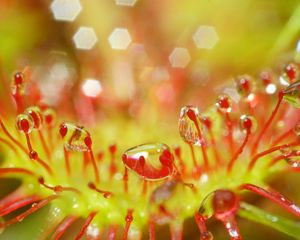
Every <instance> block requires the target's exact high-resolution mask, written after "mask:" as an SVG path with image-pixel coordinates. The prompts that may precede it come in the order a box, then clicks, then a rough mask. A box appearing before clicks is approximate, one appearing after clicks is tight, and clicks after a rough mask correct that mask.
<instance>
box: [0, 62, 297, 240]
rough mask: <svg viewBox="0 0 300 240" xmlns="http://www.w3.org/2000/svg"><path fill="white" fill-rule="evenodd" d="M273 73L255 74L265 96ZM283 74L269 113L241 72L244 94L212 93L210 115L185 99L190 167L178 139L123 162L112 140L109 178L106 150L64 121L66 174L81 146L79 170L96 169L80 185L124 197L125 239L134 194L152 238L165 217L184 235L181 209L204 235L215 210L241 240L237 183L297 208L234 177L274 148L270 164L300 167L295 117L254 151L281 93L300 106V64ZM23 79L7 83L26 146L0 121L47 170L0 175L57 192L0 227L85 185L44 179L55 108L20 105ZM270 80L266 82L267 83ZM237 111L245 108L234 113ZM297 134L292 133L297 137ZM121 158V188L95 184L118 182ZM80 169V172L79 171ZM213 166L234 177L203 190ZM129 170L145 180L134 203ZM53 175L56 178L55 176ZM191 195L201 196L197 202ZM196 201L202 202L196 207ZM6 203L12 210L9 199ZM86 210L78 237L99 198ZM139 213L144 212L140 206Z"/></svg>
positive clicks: (134, 152) (130, 154) (138, 150)
mask: <svg viewBox="0 0 300 240" xmlns="http://www.w3.org/2000/svg"><path fill="white" fill-rule="evenodd" d="M274 78H275V77H274V74H273V73H272V72H269V71H265V72H263V73H262V74H261V75H260V79H261V80H262V82H263V85H264V86H265V87H266V88H265V89H266V90H265V91H266V93H267V94H268V95H269V94H270V84H274ZM281 79H284V81H285V82H288V86H286V87H285V89H283V90H279V91H278V100H277V104H276V106H275V108H274V110H273V112H272V113H271V116H270V117H269V118H267V120H265V118H262V117H261V116H259V114H256V112H257V111H261V110H256V109H255V108H256V107H261V106H263V108H264V107H265V108H270V107H273V105H272V102H271V104H269V102H268V100H266V96H265V95H266V94H265V92H264V93H261V92H260V89H259V88H256V87H255V85H256V82H255V80H254V78H252V77H251V76H249V75H241V76H239V77H237V78H236V79H235V86H236V90H237V92H238V94H239V95H240V98H241V101H239V102H236V101H234V100H233V99H232V98H231V97H230V96H229V95H228V94H221V95H220V96H218V97H217V99H216V102H215V105H214V111H213V114H211V113H210V112H206V113H204V114H202V113H200V110H199V109H198V108H197V107H196V106H192V105H188V106H184V107H183V108H182V109H181V111H180V115H179V123H178V124H179V133H180V136H181V138H182V139H183V141H184V142H185V143H186V144H187V145H188V147H189V149H190V151H191V161H190V162H191V163H192V166H190V165H189V163H190V162H189V161H187V159H188V157H187V155H186V152H185V151H182V149H181V148H180V147H178V146H177V147H175V148H174V149H172V148H170V147H169V146H168V145H166V144H164V143H158V142H154V143H146V144H142V145H138V146H135V147H132V148H129V149H128V150H126V151H124V153H123V154H122V157H121V158H120V161H118V159H116V153H117V146H116V145H115V144H113V145H111V146H110V147H109V152H110V155H111V159H110V165H109V166H108V167H107V165H105V166H103V168H105V169H104V170H103V171H108V172H109V174H108V175H109V176H108V177H107V176H106V175H105V174H104V175H103V179H102V175H101V174H100V173H102V172H101V171H100V163H101V161H98V158H100V159H101V158H102V157H103V155H102V154H100V155H99V156H98V154H97V155H96V156H94V152H93V149H92V145H93V144H92V143H93V142H92V137H91V134H90V133H89V131H88V130H87V129H86V128H85V127H83V126H80V125H76V124H73V123H70V122H63V123H62V124H60V125H59V130H58V133H59V135H60V137H61V139H62V141H63V148H62V149H61V150H63V156H64V160H63V162H64V165H65V166H64V168H65V173H66V177H67V179H69V178H71V176H74V174H78V173H77V172H76V173H75V172H74V170H73V168H72V164H73V163H72V161H71V158H72V155H73V154H72V155H71V152H80V153H82V154H83V157H84V160H83V168H82V172H83V175H85V171H86V168H87V166H88V165H89V164H90V163H91V164H92V168H93V173H94V176H93V181H90V178H91V177H90V176H88V177H87V178H84V177H83V178H82V179H84V181H87V182H86V183H84V185H85V189H89V190H92V192H93V193H95V194H100V195H102V196H103V197H102V198H101V199H102V201H107V202H105V204H107V206H110V205H109V204H110V202H111V201H112V202H118V200H119V201H120V202H122V201H123V200H124V199H125V204H124V202H122V204H123V205H122V206H121V205H120V206H121V208H122V210H123V208H126V209H125V210H126V215H125V216H124V220H125V222H124V223H125V224H123V225H124V231H123V235H122V236H123V239H127V237H128V236H129V235H130V234H129V232H130V226H131V224H132V222H134V220H135V218H134V216H137V218H139V217H140V216H138V213H137V212H136V211H137V210H138V209H139V208H138V207H137V206H135V202H136V201H137V202H138V201H140V202H143V204H144V205H146V204H147V203H149V204H150V207H149V209H148V214H147V215H146V218H148V219H147V221H148V223H149V235H150V239H151V240H154V239H155V227H154V226H155V224H170V226H171V235H172V237H173V239H181V238H182V227H180V225H181V223H180V219H179V218H180V217H179V216H181V215H183V216H184V218H185V217H187V216H191V214H193V213H195V220H196V223H197V225H198V227H199V231H200V239H201V240H211V239H213V235H212V233H211V232H210V231H209V230H208V229H207V227H206V221H207V219H209V218H211V217H214V218H215V219H217V220H219V221H221V222H222V223H223V224H224V226H225V228H226V229H227V231H228V234H229V235H230V238H231V239H237V240H238V239H242V237H241V234H240V232H239V230H238V227H237V224H236V215H237V214H238V211H239V208H240V201H241V200H240V198H239V197H238V192H239V191H241V190H249V191H252V192H254V193H256V194H259V195H261V196H263V197H266V198H268V199H270V200H271V201H273V202H275V203H277V204H278V205H279V206H281V207H283V208H285V209H286V210H288V211H289V212H291V213H293V214H294V215H296V216H299V209H300V208H298V207H297V206H296V205H295V204H294V203H293V202H292V201H290V200H288V199H287V198H285V197H284V196H282V195H281V194H279V193H277V192H275V191H267V190H264V189H262V188H260V187H258V186H255V185H252V184H248V183H243V182H241V181H239V180H237V179H236V178H235V175H236V171H234V170H235V166H237V165H238V166H239V167H240V166H242V165H244V164H248V168H244V169H241V170H240V171H241V172H243V173H245V174H248V176H249V177H248V179H249V180H251V179H252V178H255V177H256V176H257V175H255V174H254V175H253V176H252V173H253V169H254V167H255V166H256V162H257V161H258V160H259V159H264V158H265V157H267V156H268V155H269V154H273V153H275V152H278V151H279V152H281V154H280V155H279V156H278V157H276V158H274V159H272V161H271V162H270V166H273V165H275V163H277V162H279V161H280V160H282V159H285V160H286V162H287V163H289V165H290V166H291V167H292V168H293V169H296V170H298V169H299V168H300V163H299V160H297V159H298V157H299V155H300V153H299V150H298V147H299V145H300V142H299V135H300V122H299V120H300V119H298V121H296V122H297V123H296V125H295V126H294V127H292V128H291V129H288V131H287V132H286V133H283V134H282V135H281V136H278V137H277V138H275V140H273V142H272V144H271V145H272V146H271V147H270V148H269V149H267V150H264V151H262V152H258V151H259V150H260V147H261V145H262V144H261V143H262V142H265V141H264V139H265V138H266V137H265V136H266V135H268V130H269V129H270V128H271V129H272V130H274V129H275V128H272V124H274V121H275V120H274V119H276V116H277V115H278V112H280V111H279V107H280V106H281V105H282V100H285V101H286V102H288V103H290V104H291V105H293V106H295V107H296V108H300V93H299V86H300V80H299V69H298V65H297V64H294V63H292V64H288V65H287V66H286V67H285V68H284V69H283V72H282V74H281V75H280V80H281ZM24 84H25V81H24V74H23V73H17V74H15V76H14V79H13V83H12V95H13V97H14V100H15V103H16V106H17V113H18V115H17V118H16V127H17V129H18V130H19V131H20V132H22V133H23V134H24V135H25V137H26V143H27V149H26V148H24V147H23V145H22V144H21V143H20V142H19V141H18V140H17V139H15V138H14V137H13V136H12V135H11V134H10V133H9V132H8V130H7V129H6V127H5V126H4V124H3V122H2V121H1V127H2V129H3V131H4V133H5V134H6V135H7V137H8V138H9V139H10V140H11V141H12V143H13V144H14V145H16V147H18V148H20V150H22V151H23V152H25V153H26V154H27V155H29V157H30V159H32V160H36V161H37V162H38V163H39V164H40V166H41V167H43V168H44V169H45V170H46V174H48V175H47V176H46V175H45V174H42V173H40V172H39V171H38V170H37V169H34V170H28V169H26V168H2V169H0V174H4V173H5V174H6V173H18V174H25V175H30V176H31V177H34V179H35V181H36V179H37V180H38V181H37V182H38V183H39V186H40V187H42V188H44V189H48V190H51V191H53V192H54V194H53V195H50V196H48V197H46V198H39V199H37V198H34V197H31V196H29V197H28V199H29V200H28V202H29V204H31V203H34V205H32V207H31V208H30V209H29V210H28V211H26V212H24V213H23V214H21V215H19V216H17V217H16V218H13V219H12V220H9V221H7V222H5V223H3V224H2V225H1V226H2V227H6V226H9V225H10V224H13V223H15V222H16V221H19V220H20V219H22V220H23V219H24V218H25V217H26V216H28V215H29V214H31V213H33V212H35V211H37V210H38V209H40V208H41V207H43V206H45V205H47V204H48V203H50V202H52V201H53V200H55V199H57V198H63V196H64V195H63V194H62V193H64V192H71V193H73V194H75V195H79V196H81V195H82V194H83V190H84V189H83V188H80V189H79V188H78V187H77V186H76V185H74V183H72V181H70V182H67V183H65V182H60V181H54V182H55V183H57V182H58V184H54V183H52V184H50V183H48V181H49V179H51V178H49V176H53V178H55V172H54V171H53V170H54V169H53V165H52V162H51V161H52V160H51V159H52V158H53V156H52V151H51V146H53V145H55V143H54V142H51V141H52V140H53V138H52V134H54V132H53V131H52V130H53V129H54V127H55V125H56V124H55V123H56V114H55V111H54V110H52V109H51V108H49V107H45V106H43V105H41V106H39V107H38V106H33V107H28V108H25V109H24V103H25V101H24V99H23V97H24V91H25V90H24V89H25V86H24ZM268 86H269V88H268V90H267V87H268ZM274 86H276V87H278V86H277V85H276V84H274ZM268 91H269V92H268ZM270 97H272V96H270ZM268 104H269V105H268ZM286 108H288V107H286ZM237 112H244V113H242V114H241V115H239V116H237ZM285 113H286V111H282V113H281V114H282V115H284V114H285ZM293 114H294V115H293V116H296V117H297V116H298V115H297V112H296V113H293ZM279 121H280V120H279ZM279 121H278V122H279ZM278 122H277V123H278ZM220 123H221V125H220ZM218 125H220V126H218ZM44 129H47V136H48V138H47V140H45V137H44V132H43V130H44ZM220 129H221V130H220ZM237 129H239V132H240V135H238V136H236V131H237ZM257 130H259V131H257ZM32 132H37V133H38V136H39V138H40V143H41V145H42V149H43V152H44V155H43V154H41V156H45V157H46V159H47V161H43V160H42V159H41V158H40V155H39V154H38V152H37V151H36V150H35V149H34V148H33V146H32V143H31V138H30V135H31V134H32ZM293 134H294V135H293ZM54 136H56V135H54ZM276 136H277V134H276ZM295 136H296V140H294V139H295ZM290 138H291V139H293V140H294V141H292V142H290V143H285V144H281V145H280V143H281V142H283V141H285V140H286V139H290ZM0 140H1V139H0ZM3 142H4V141H3ZM266 144H269V143H266ZM12 148H14V147H12ZM197 148H199V149H200V152H201V156H202V158H201V161H199V159H198V157H197V154H196V150H197ZM241 156H243V158H244V160H243V162H244V163H243V164H240V162H241V159H240V158H241ZM120 165H121V167H122V166H123V169H124V172H123V181H122V184H123V189H114V188H109V189H108V190H103V189H102V188H101V189H100V188H99V186H100V184H102V185H104V184H107V187H110V186H111V185H113V184H118V182H117V183H115V181H116V179H117V178H119V179H120V177H117V178H116V176H118V175H120ZM101 167H102V165H101ZM121 169H122V168H121ZM82 172H80V173H79V174H80V175H82ZM218 172H219V173H220V174H222V176H226V177H227V178H228V179H229V180H230V179H232V181H233V182H234V181H236V183H235V182H234V184H233V183H231V184H228V183H226V181H224V184H222V183H218V184H217V186H215V185H212V188H211V189H210V191H207V190H205V191H204V192H202V189H203V188H205V186H208V185H209V184H210V181H209V180H208V179H209V177H210V174H216V173H218ZM132 173H133V174H132ZM224 174H225V175H224ZM131 175H136V176H137V178H138V179H140V180H141V181H143V186H142V192H141V194H140V200H136V199H135V202H130V197H131V194H132V193H133V192H135V191H136V189H133V188H131V181H130V179H129V178H134V176H131ZM76 176H77V175H76ZM100 176H101V179H100ZM57 179H58V180H60V179H59V178H57ZM80 179H81V177H80ZM100 180H101V181H100ZM141 181H140V182H141ZM186 181H188V182H189V183H187V182H186ZM220 181H221V182H222V181H223V180H222V179H220ZM255 181H256V182H257V179H255ZM260 181H263V179H260ZM50 182H51V181H50ZM72 184H73V185H72ZM122 184H121V185H122ZM113 186H115V185H113ZM220 186H222V187H220ZM121 188H122V187H121ZM186 189H188V190H186ZM122 190H123V191H122ZM182 195H187V196H190V198H191V199H193V200H191V201H190V202H184V201H183V202H182V203H178V201H174V199H176V198H180V197H182ZM128 199H129V200H128ZM186 199H188V198H185V200H186ZM194 199H198V201H197V203H196V202H195V201H194ZM87 201H89V200H87ZM12 204H14V205H15V206H18V207H17V208H16V209H18V208H20V207H22V206H23V205H22V203H20V202H19V201H18V200H15V201H12ZM105 204H104V206H105ZM199 204H200V208H199V210H198V211H196V209H197V207H199ZM185 205H186V206H185ZM91 206H94V207H91ZM95 206H96V207H95ZM295 206H296V207H295ZM6 207H8V208H7V209H10V208H9V206H6ZM10 207H11V206H10ZM14 209H15V208H14ZM87 209H88V210H87V211H90V213H89V215H88V216H87V218H86V221H85V223H84V225H83V226H82V228H81V230H80V232H79V233H78V235H77V237H76V239H80V238H82V237H83V236H84V235H85V234H87V228H88V226H89V225H90V223H91V222H92V221H93V219H94V218H95V216H97V215H100V214H101V210H103V209H98V205H97V204H95V205H93V204H92V205H89V206H88V207H87ZM12 211H13V209H12V210H5V209H3V208H2V209H1V207H0V213H1V212H3V214H4V213H5V214H6V213H10V212H12ZM114 211H118V209H117V208H116V209H114ZM143 214H144V215H145V213H143ZM78 217H80V216H78ZM144 218H145V217H144ZM76 219H77V218H74V217H73V216H67V218H66V219H65V220H64V221H62V222H61V223H60V226H59V227H58V228H57V230H56V231H55V232H54V234H53V237H55V239H59V238H60V237H61V236H62V235H63V233H64V232H65V231H66V229H67V228H68V227H69V226H70V225H71V224H72V223H73V222H74V221H75V220H76ZM95 221H96V220H95ZM178 222H179V224H178ZM116 225H120V222H118V221H117V222H112V223H111V227H110V230H109V233H108V234H109V236H110V238H109V239H115V238H116V236H117V230H116V228H115V226H116ZM112 226H114V227H112ZM178 226H179V227H178Z"/></svg>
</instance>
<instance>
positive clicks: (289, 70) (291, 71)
mask: <svg viewBox="0 0 300 240" xmlns="http://www.w3.org/2000/svg"><path fill="white" fill-rule="evenodd" d="M280 80H281V82H282V83H283V84H286V85H288V84H292V83H294V82H295V81H297V80H299V67H298V65H297V64H295V63H289V64H287V65H286V66H285V67H284V68H283V72H282V74H281V76H280Z"/></svg>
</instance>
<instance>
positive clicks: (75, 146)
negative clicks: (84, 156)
mask: <svg viewBox="0 0 300 240" xmlns="http://www.w3.org/2000/svg"><path fill="white" fill-rule="evenodd" d="M60 134H61V136H62V138H63V141H64V145H65V147H66V148H67V149H68V150H69V151H78V152H84V151H89V147H88V145H87V144H86V140H87V139H89V140H90V134H89V132H88V131H87V130H86V129H85V128H84V127H81V126H77V125H75V124H73V123H63V124H61V126H60Z"/></svg>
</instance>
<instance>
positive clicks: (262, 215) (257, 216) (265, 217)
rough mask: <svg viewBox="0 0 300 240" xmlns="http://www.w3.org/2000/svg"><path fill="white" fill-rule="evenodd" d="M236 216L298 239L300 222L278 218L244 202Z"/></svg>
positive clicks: (299, 237)
mask: <svg viewBox="0 0 300 240" xmlns="http://www.w3.org/2000/svg"><path fill="white" fill-rule="evenodd" d="M238 214H239V216H241V217H243V218H246V219H248V220H251V221H253V222H258V223H261V224H264V225H266V226H269V227H271V228H274V229H276V230H278V231H280V232H282V233H285V234H286V235H289V236H290V237H294V238H295V239H300V235H299V233H300V222H295V221H291V220H288V219H286V218H283V217H278V216H276V215H273V214H270V213H268V212H265V211H263V210H262V209H260V208H257V207H255V206H253V205H250V204H248V203H245V202H242V203H241V204H240V210H239V212H238Z"/></svg>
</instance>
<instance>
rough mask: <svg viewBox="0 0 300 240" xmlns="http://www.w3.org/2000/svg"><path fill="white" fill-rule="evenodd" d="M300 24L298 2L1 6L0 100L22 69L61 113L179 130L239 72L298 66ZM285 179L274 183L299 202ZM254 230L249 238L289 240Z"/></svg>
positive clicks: (141, 0)
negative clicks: (184, 111) (184, 115)
mask: <svg viewBox="0 0 300 240" xmlns="http://www.w3.org/2000/svg"><path fill="white" fill-rule="evenodd" d="M299 19H300V3H299V0H284V1H283V0H272V1H270V0H243V1H241V0H226V1H224V0H187V1H180V0H81V1H80V0H53V1H52V0H51V1H50V0H22V1H18V0H0V65H1V74H3V76H6V77H3V78H2V87H1V88H0V94H2V96H4V95H6V94H7V93H6V91H7V89H6V88H5V84H6V83H7V82H9V78H10V77H11V76H12V74H13V73H14V72H15V71H23V70H24V69H26V71H28V72H29V75H30V78H31V79H32V80H33V81H34V82H35V83H36V85H37V87H38V88H39V89H40V90H41V95H40V96H37V100H38V101H43V102H45V103H47V104H49V105H50V106H53V107H56V106H59V105H61V104H62V103H63V106H64V107H63V110H62V108H60V109H61V110H60V111H61V113H59V114H62V115H69V116H72V117H73V118H76V119H78V121H80V122H82V123H84V124H87V125H91V126H93V125H94V126H95V125H96V123H97V122H98V120H99V119H102V120H103V121H110V122H111V124H114V122H118V121H119V118H122V119H123V118H125V119H133V120H134V121H139V122H151V123H155V124H157V122H160V123H161V122H165V123H166V122H167V121H170V124H165V125H170V126H169V127H170V128H172V126H173V127H174V129H175V128H176V125H177V119H176V117H177V115H178V110H179V108H180V107H181V105H183V104H197V105H198V106H199V107H200V109H202V110H203V109H205V108H206V107H207V106H208V105H210V104H212V103H213V102H214V101H215V98H216V96H217V95H218V93H219V92H220V91H221V90H222V91H224V88H226V87H228V86H229V90H230V84H229V83H228V82H229V80H231V79H232V78H233V77H234V76H235V75H238V74H251V75H253V76H254V77H257V76H258V74H259V72H260V71H261V70H263V69H266V68H269V67H275V68H277V67H278V68H279V67H280V66H281V64H282V63H283V62H284V61H286V60H296V61H297V60H298V59H297V58H298V56H297V51H300V45H298V40H299V37H300V34H299V29H300V21H299ZM295 53H296V54H295ZM295 56H296V58H295ZM5 79H6V80H5ZM5 81H6V82H5ZM66 89H68V91H66ZM70 89H74V90H71V91H69V90H70ZM70 92H71V93H72V94H71V95H68V94H69V93H70ZM66 95H67V96H66ZM66 99H69V100H70V99H71V101H66ZM1 105H5V104H3V103H2V104H1ZM1 111H3V110H1ZM165 125H164V126H165ZM158 135H159V133H158ZM110 141H111V140H110ZM133 141H136V142H137V143H138V137H136V138H135V139H134V140H133ZM288 178H291V179H290V180H280V182H279V183H277V184H278V185H280V186H281V188H282V189H285V191H286V192H292V193H293V194H294V195H295V196H294V197H296V199H300V196H299V193H297V191H294V189H290V188H291V186H290V185H289V184H288V182H289V181H295V179H294V177H293V176H289V177H288ZM295 178H296V177H295ZM297 194H298V196H297ZM289 195H291V194H289ZM282 214H284V213H282ZM214 224H215V223H214ZM248 224H249V223H248V222H246V221H245V222H241V225H242V226H243V232H248V237H247V238H246V239H262V238H260V233H261V234H262V235H264V236H266V232H268V234H269V235H270V237H272V238H273V239H288V238H287V237H285V236H283V235H281V234H279V233H277V232H276V231H273V230H270V229H267V228H265V227H260V228H257V229H259V231H258V230H257V231H251V230H247V226H248ZM191 225H192V226H191V227H190V229H191V230H188V232H191V234H192V232H193V231H196V230H195V226H194V225H193V224H191ZM251 226H256V225H255V224H254V223H251ZM254 228H255V229H256V227H252V229H254ZM187 234H188V233H187ZM224 234H225V232H220V234H219V235H218V234H217V232H216V235H215V236H216V237H215V238H216V239H222V236H223V235H224ZM1 239H2V238H1ZM189 239H192V237H191V238H189Z"/></svg>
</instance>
